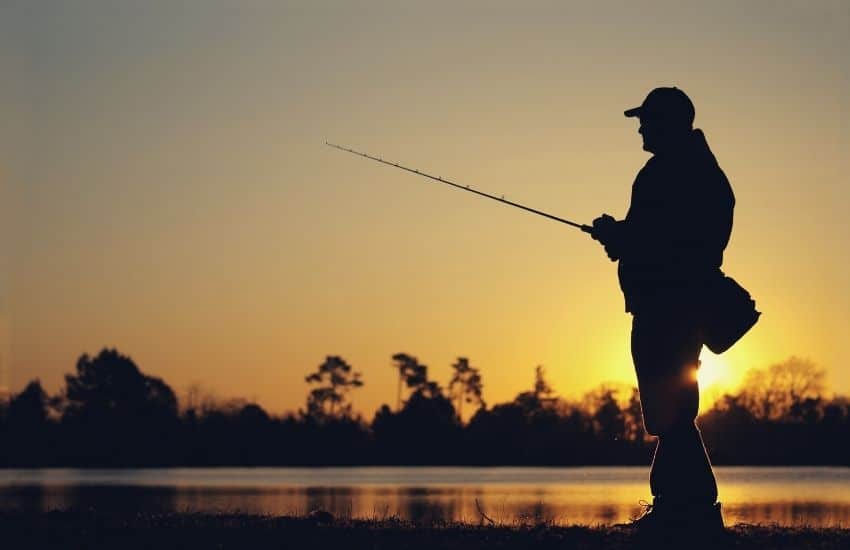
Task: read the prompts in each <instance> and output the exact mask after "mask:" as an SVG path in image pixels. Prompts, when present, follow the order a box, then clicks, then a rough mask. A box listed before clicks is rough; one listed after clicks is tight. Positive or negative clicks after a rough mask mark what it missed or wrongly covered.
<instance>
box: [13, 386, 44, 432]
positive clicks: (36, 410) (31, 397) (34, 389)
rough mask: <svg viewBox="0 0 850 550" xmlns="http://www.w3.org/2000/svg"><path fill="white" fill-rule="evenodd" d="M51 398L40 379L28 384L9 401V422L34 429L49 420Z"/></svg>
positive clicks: (14, 425) (23, 427)
mask: <svg viewBox="0 0 850 550" xmlns="http://www.w3.org/2000/svg"><path fill="white" fill-rule="evenodd" d="M48 404H49V400H48V398H47V393H45V391H44V389H43V388H42V387H41V382H40V381H39V380H33V381H32V382H30V383H29V384H27V386H26V388H24V390H23V391H22V392H21V393H19V394H17V395H14V396H12V399H11V401H9V409H8V413H7V414H8V416H9V423H10V424H11V425H12V426H13V427H15V428H21V429H32V428H35V427H40V426H42V425H44V423H46V422H47V408H48Z"/></svg>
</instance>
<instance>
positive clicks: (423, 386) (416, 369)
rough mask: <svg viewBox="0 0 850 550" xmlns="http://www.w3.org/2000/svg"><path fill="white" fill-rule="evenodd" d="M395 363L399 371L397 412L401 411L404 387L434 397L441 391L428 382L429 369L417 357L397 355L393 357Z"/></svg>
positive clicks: (394, 365)
mask: <svg viewBox="0 0 850 550" xmlns="http://www.w3.org/2000/svg"><path fill="white" fill-rule="evenodd" d="M393 361H394V364H393V367H394V368H395V369H397V370H398V395H397V396H396V410H397V411H400V410H401V390H402V386H406V387H407V388H408V389H410V390H411V391H412V392H413V393H416V392H424V393H427V394H431V395H433V394H435V393H436V392H438V391H439V387H438V386H437V385H436V384H435V383H434V382H428V367H427V366H425V365H423V364H421V363H420V362H419V360H418V359H417V358H416V357H414V356H412V355H408V354H407V353H396V354H395V355H393Z"/></svg>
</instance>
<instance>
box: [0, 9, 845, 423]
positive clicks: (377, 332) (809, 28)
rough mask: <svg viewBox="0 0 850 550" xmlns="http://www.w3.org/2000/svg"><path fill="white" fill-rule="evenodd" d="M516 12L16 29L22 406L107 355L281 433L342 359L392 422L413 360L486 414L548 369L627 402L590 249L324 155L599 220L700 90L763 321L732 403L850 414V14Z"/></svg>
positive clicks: (521, 220)
mask: <svg viewBox="0 0 850 550" xmlns="http://www.w3.org/2000/svg"><path fill="white" fill-rule="evenodd" d="M497 4H498V3H494V2H477V3H472V2H461V3H457V2H427V3H426V2H417V3H414V2H381V3H377V2H306V1H304V2H294V3H286V2H267V3H266V2H216V1H203V2H201V1H198V2H114V1H103V2H86V1H74V2H63V3H54V2H32V1H21V2H4V3H3V6H2V7H0V70H2V73H1V74H2V75H3V78H2V86H0V121H2V131H0V182H2V189H0V205H2V209H3V210H2V220H0V224H2V226H0V235H2V237H0V239H2V240H1V241H0V246H2V248H0V251H2V254H0V267H2V269H0V285H2V286H0V313H2V319H0V332H2V333H3V337H2V338H3V341H2V342H0V387H2V386H7V387H8V388H9V389H10V390H12V391H19V390H20V389H21V388H22V387H23V386H24V384H25V383H26V382H27V381H28V380H30V379H32V378H40V379H41V381H42V382H43V383H44V385H45V387H46V388H47V389H48V390H49V391H51V392H53V391H56V390H58V389H60V387H61V385H62V375H63V374H65V373H68V372H71V371H72V369H73V368H74V364H75V361H76V359H77V357H78V356H79V355H80V354H81V353H83V352H88V353H90V354H94V353H97V351H99V350H100V349H101V348H103V347H104V346H109V347H116V348H118V349H119V350H120V351H121V352H123V353H125V354H129V355H130V356H131V357H132V358H133V359H134V360H135V361H136V362H137V363H138V365H139V366H140V367H141V369H142V370H143V371H144V372H145V373H148V374H151V375H155V376H158V377H162V378H164V379H165V380H166V381H167V382H168V383H169V384H171V385H172V387H173V388H174V389H175V390H176V391H177V392H178V394H182V393H183V392H184V391H185V390H186V388H187V387H188V386H189V385H190V384H194V383H199V384H201V386H202V387H203V388H205V389H206V390H207V391H209V392H211V393H214V394H216V395H218V396H219V397H222V398H230V397H244V398H248V399H253V400H257V401H258V402H259V403H260V404H261V405H263V406H264V407H266V408H267V409H268V410H270V411H272V412H275V413H281V412H284V411H288V410H294V409H295V408H297V407H300V406H303V403H304V398H305V394H306V384H305V383H304V376H305V375H306V374H308V373H309V372H310V371H311V370H313V369H315V367H316V366H317V365H319V364H320V363H321V362H322V360H323V359H324V357H325V356H326V355H331V354H333V355H341V356H343V357H344V358H345V359H346V360H348V361H349V362H350V363H351V364H352V365H353V366H354V367H355V368H356V369H357V370H359V371H361V372H362V373H363V378H364V380H365V383H366V385H365V386H364V387H363V388H362V389H360V390H358V391H357V392H356V393H355V394H354V395H353V398H354V404H355V408H356V409H357V410H360V411H362V412H364V413H365V414H367V416H371V414H372V412H373V411H374V409H375V408H377V407H378V406H379V405H380V404H381V403H383V402H387V403H394V400H395V387H396V386H395V383H396V373H395V372H394V371H393V370H392V369H391V367H390V365H391V361H390V356H391V355H392V354H393V353H395V352H400V351H404V352H407V353H410V354H413V355H416V356H417V357H418V358H419V359H420V360H421V361H422V362H423V363H425V364H427V365H429V367H430V369H429V374H430V375H431V376H432V377H433V378H435V379H436V380H437V381H439V382H440V383H442V384H446V383H447V382H448V379H449V376H450V375H449V370H450V367H449V365H450V364H451V363H452V362H453V361H454V359H455V358H456V357H457V356H459V355H465V356H468V357H469V358H470V361H471V363H472V365H473V366H476V367H479V368H480V369H481V371H482V375H483V379H484V385H485V390H484V394H485V395H484V397H485V399H486V400H487V401H488V402H490V403H496V402H499V401H504V400H508V399H511V398H513V396H514V395H516V393H518V392H519V391H522V390H525V389H527V388H529V387H530V385H531V383H532V379H533V373H534V366H535V365H537V364H542V365H545V366H546V368H547V372H548V373H549V375H550V379H551V382H552V385H553V386H554V388H555V389H556V391H557V392H558V393H559V394H561V395H564V396H567V397H574V396H578V395H579V394H580V393H582V392H584V391H586V390H589V389H591V388H593V387H594V386H597V385H598V384H600V383H602V382H605V381H616V382H626V383H632V382H633V381H634V378H633V371H632V365H631V357H630V354H629V347H628V340H629V326H630V317H629V316H628V315H627V314H626V313H624V311H623V301H622V296H621V294H620V291H619V287H618V285H617V280H616V265H615V264H613V263H611V262H609V261H608V259H607V258H606V257H605V255H604V253H603V251H602V249H601V248H600V247H599V246H598V244H597V243H595V242H593V241H592V240H591V239H590V238H589V237H588V236H587V235H585V234H583V233H581V232H579V231H577V230H574V229H571V228H569V227H566V226H563V225H560V224H557V223H554V222H551V221H548V220H545V219H542V218H538V217H535V216H532V215H530V214H527V213H524V212H521V211H519V210H515V209H511V208H508V207H505V206H502V205H498V204H496V203H492V202H488V201H485V200H482V199H479V198H476V197H474V196H472V195H470V194H466V193H462V192H460V191H457V190H453V189H449V188H445V187H443V186H440V185H438V184H435V183H431V182H429V181H428V180H423V179H418V178H416V177H414V176H412V175H410V174H406V173H404V172H401V171H397V170H394V169H391V168H389V167H385V166H381V165H378V164H376V163H374V162H371V161H368V160H365V159H360V158H357V157H354V156H352V155H348V154H346V153H342V152H340V151H336V150H333V149H330V148H328V147H326V146H325V145H324V144H323V142H324V141H325V140H328V141H332V142H336V143H342V144H346V145H349V146H351V147H354V148H356V149H360V150H364V151H367V152H371V153H375V154H378V155H380V156H383V157H385V158H388V159H393V160H396V161H398V162H402V163H406V164H408V165H411V166H414V167H416V168H419V169H421V170H425V171H431V172H433V173H435V174H436V175H441V176H443V177H446V178H450V179H454V180H456V181H459V182H461V183H464V184H470V185H473V186H475V187H478V188H480V189H482V190H487V191H491V192H494V193H497V194H504V195H505V196H506V197H507V198H510V199H512V200H516V201H520V202H524V203H528V204H530V205H534V206H536V207H538V208H542V209H545V210H548V211H551V212H553V213H555V214H557V215H561V216H565V217H568V218H571V219H575V220H577V221H580V222H583V223H588V222H590V221H592V220H593V218H594V217H596V216H598V215H599V214H601V213H602V212H608V213H610V214H612V215H614V216H616V217H622V216H623V215H624V214H625V211H626V208H627V205H628V200H629V193H630V188H631V183H632V181H633V179H634V176H635V174H636V172H637V171H638V170H639V169H640V168H641V166H642V165H643V164H644V162H645V161H646V159H647V158H648V155H647V153H645V152H643V151H642V150H641V145H640V144H641V141H640V136H639V135H638V134H637V122H636V121H635V120H634V119H627V118H624V117H623V110H624V109H626V108H629V107H633V106H635V105H638V104H639V103H640V102H641V101H642V100H643V98H644V96H645V95H646V93H647V92H648V91H649V90H650V89H652V88H654V87H656V86H660V85H676V86H679V87H680V88H682V89H684V90H685V91H686V92H687V93H688V94H689V95H690V97H691V98H692V99H693V101H694V103H695V105H696V113H697V115H696V126H697V127H699V128H702V129H703V130H704V131H705V133H706V136H707V138H708V140H709V143H710V145H711V146H712V148H713V150H714V152H715V154H716V155H717V158H718V160H719V162H720V164H721V166H722V167H723V169H724V170H725V172H726V174H727V175H728V176H729V179H730V180H731V182H732V185H733V188H734V191H735V194H736V196H737V201H738V202H737V207H736V210H735V227H734V231H733V236H732V240H731V242H730V245H729V247H728V249H727V252H726V256H725V263H724V270H725V271H726V272H727V273H728V274H730V275H732V276H733V277H735V278H736V279H737V280H738V281H739V282H741V283H742V284H743V285H744V286H745V287H746V288H747V289H749V290H750V292H751V293H752V294H753V296H754V297H755V299H756V300H757V302H758V307H759V309H760V310H761V311H762V312H763V313H764V314H763V316H762V319H761V321H760V322H759V324H758V325H757V326H756V328H755V329H753V331H752V332H751V333H750V334H748V335H747V336H746V337H745V338H744V340H742V341H741V342H740V343H739V344H737V345H736V346H735V347H734V348H733V349H732V350H731V351H730V352H728V353H727V354H724V355H723V356H722V357H721V358H719V359H718V358H712V357H706V356H707V355H708V354H707V352H704V353H705V355H706V356H704V357H703V359H704V361H705V363H706V369H707V370H706V377H707V378H713V379H716V380H717V382H718V384H719V386H718V387H720V388H732V387H734V385H735V384H736V383H737V382H738V381H739V380H740V379H741V377H742V376H743V373H744V372H745V371H746V369H748V368H751V367H764V366H767V365H769V364H771V363H774V362H777V361H781V360H784V359H785V358H787V357H789V356H791V355H798V356H802V357H807V358H810V359H811V360H813V361H814V362H815V363H817V364H818V365H820V366H822V367H824V368H825V369H826V370H827V372H828V377H829V378H828V379H829V383H830V386H831V388H832V389H833V390H835V391H837V392H840V393H850V368H848V366H847V364H846V363H847V360H846V358H845V356H844V355H842V353H843V352H842V351H841V350H842V349H843V348H842V346H843V345H846V341H847V339H848V336H850V258H848V255H847V252H846V251H847V247H848V236H850V201H848V174H849V173H850V161H848V152H850V135H848V133H847V128H848V126H850V61H849V60H848V59H850V58H848V55H847V52H848V51H850V3H848V2H846V1H836V2H826V1H821V2H803V1H800V2H776V1H764V2H756V1H753V2H738V1H734V2H731V1H730V2H726V1H721V2H717V1H715V2H710V3H709V2H678V1H676V2H673V1H671V2H651V3H645V2H641V3H637V2H598V1H595V2H581V3H571V2H522V3H515V5H513V6H511V5H510V4H505V5H503V6H498V5H497ZM520 4H521V5H520ZM842 342H844V343H842ZM708 369H714V371H713V372H714V373H715V374H714V375H712V374H710V371H709V370H708Z"/></svg>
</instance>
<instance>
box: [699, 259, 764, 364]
mask: <svg viewBox="0 0 850 550" xmlns="http://www.w3.org/2000/svg"><path fill="white" fill-rule="evenodd" d="M706 290H707V292H706V301H705V303H704V305H703V315H702V317H703V318H702V337H703V342H704V343H705V345H706V346H708V349H710V350H711V351H712V352H714V353H716V354H718V355H719V354H721V353H723V352H724V351H726V350H728V349H729V348H731V347H732V345H733V344H735V342H737V341H738V340H740V339H741V337H742V336H743V335H744V334H746V333H747V331H749V330H750V329H751V328H752V327H753V325H755V324H756V322H757V321H758V320H759V316H760V315H761V312H760V311H757V310H756V303H755V301H754V300H753V299H752V297H751V296H750V293H749V292H747V290H746V289H745V288H744V287H742V286H741V285H739V284H738V283H737V281H735V279H733V278H732V277H728V276H726V275H725V274H724V273H723V272H722V271H719V270H718V274H717V276H716V277H712V279H711V281H710V282H709V284H708V285H707V289H706Z"/></svg>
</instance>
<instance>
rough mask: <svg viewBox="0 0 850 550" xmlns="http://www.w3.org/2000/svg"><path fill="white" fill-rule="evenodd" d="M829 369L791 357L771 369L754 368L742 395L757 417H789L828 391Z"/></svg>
mask: <svg viewBox="0 0 850 550" xmlns="http://www.w3.org/2000/svg"><path fill="white" fill-rule="evenodd" d="M824 378H825V372H824V370H823V369H821V368H819V367H818V366H817V365H815V364H814V363H813V362H811V361H809V360H807V359H800V358H798V357H791V358H789V359H788V360H786V361H784V362H782V363H777V364H775V365H771V366H770V367H768V368H767V369H753V370H751V371H750V372H749V373H748V374H747V377H746V379H745V380H744V384H743V389H742V391H741V398H742V400H743V402H744V404H745V405H746V406H747V408H749V409H750V411H751V412H752V413H753V415H754V416H755V417H756V418H759V419H763V420H779V419H788V418H789V417H790V416H791V415H792V413H793V412H795V411H796V412H798V414H799V412H800V411H802V410H804V409H805V408H806V405H804V403H805V402H806V400H809V399H817V398H819V397H821V395H822V394H823V392H824Z"/></svg>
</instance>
